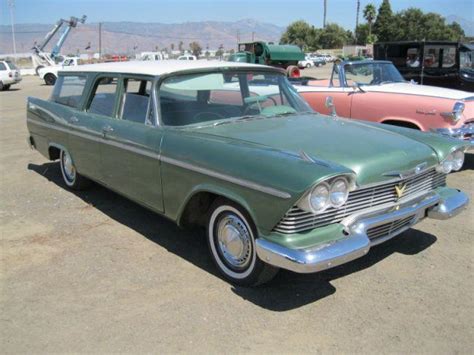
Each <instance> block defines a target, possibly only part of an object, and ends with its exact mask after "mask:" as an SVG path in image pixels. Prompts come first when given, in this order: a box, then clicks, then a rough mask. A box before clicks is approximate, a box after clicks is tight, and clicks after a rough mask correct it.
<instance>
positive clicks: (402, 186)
mask: <svg viewBox="0 0 474 355" xmlns="http://www.w3.org/2000/svg"><path fill="white" fill-rule="evenodd" d="M406 188H407V184H398V185H395V192H396V194H397V198H398V200H399V199H401V198H402V196H403V194H404V193H405V190H406Z"/></svg>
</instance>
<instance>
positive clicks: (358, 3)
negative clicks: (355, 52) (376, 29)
mask: <svg viewBox="0 0 474 355" xmlns="http://www.w3.org/2000/svg"><path fill="white" fill-rule="evenodd" d="M359 12H360V0H357V10H356V27H355V31H354V38H355V45H357V27H359Z"/></svg>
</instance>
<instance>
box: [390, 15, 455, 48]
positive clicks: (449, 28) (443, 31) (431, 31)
mask: <svg viewBox="0 0 474 355" xmlns="http://www.w3.org/2000/svg"><path fill="white" fill-rule="evenodd" d="M394 24H395V27H396V28H397V31H394V33H393V37H392V39H391V40H396V41H422V40H446V41H459V40H461V39H462V38H463V37H464V31H463V30H462V28H461V26H459V24H457V23H456V22H453V23H452V24H449V25H448V24H446V21H445V19H444V18H443V17H442V16H440V15H439V14H435V13H432V12H429V13H423V11H422V10H420V9H416V8H409V9H407V10H404V11H401V12H399V13H397V14H396V15H395V16H394Z"/></svg>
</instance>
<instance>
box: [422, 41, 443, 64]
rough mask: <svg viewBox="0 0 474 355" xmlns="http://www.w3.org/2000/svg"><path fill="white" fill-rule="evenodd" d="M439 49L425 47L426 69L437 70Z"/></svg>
mask: <svg viewBox="0 0 474 355" xmlns="http://www.w3.org/2000/svg"><path fill="white" fill-rule="evenodd" d="M439 52H440V48H439V47H433V46H426V47H425V58H424V64H425V67H426V68H438V67H439Z"/></svg>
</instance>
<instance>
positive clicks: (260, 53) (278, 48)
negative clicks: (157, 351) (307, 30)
mask: <svg viewBox="0 0 474 355" xmlns="http://www.w3.org/2000/svg"><path fill="white" fill-rule="evenodd" d="M304 59H305V54H304V53H303V51H302V50H301V49H300V48H299V47H298V46H295V45H292V44H274V43H272V42H269V43H266V42H262V41H257V42H245V43H239V48H238V52H237V53H234V54H232V55H231V56H230V57H229V61H231V62H243V63H254V64H265V65H270V66H272V67H278V68H283V69H286V70H287V72H288V76H290V77H299V76H300V72H299V69H298V62H299V61H302V60H304Z"/></svg>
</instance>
